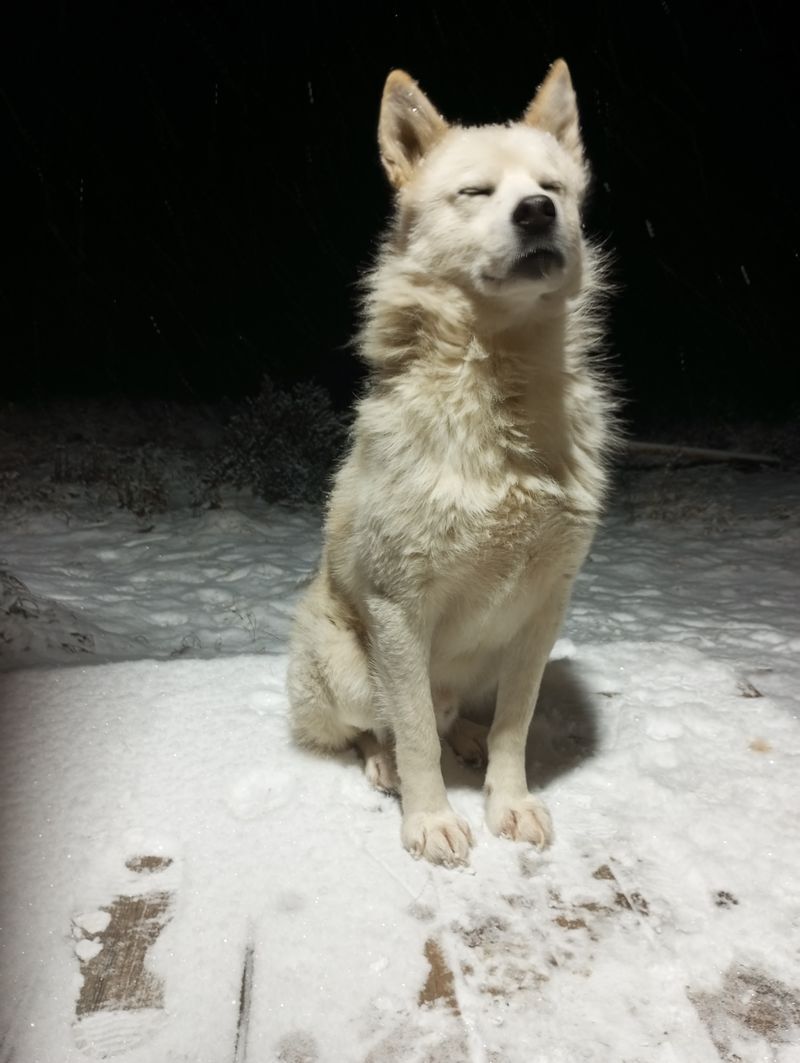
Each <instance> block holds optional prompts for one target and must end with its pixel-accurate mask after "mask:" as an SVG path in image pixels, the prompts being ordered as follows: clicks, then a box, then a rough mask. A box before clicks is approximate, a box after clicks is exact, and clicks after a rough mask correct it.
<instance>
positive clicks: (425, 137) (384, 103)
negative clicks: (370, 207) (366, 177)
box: [378, 70, 447, 188]
mask: <svg viewBox="0 0 800 1063" xmlns="http://www.w3.org/2000/svg"><path fill="white" fill-rule="evenodd" d="M446 131H447V122H445V120H444V118H442V116H441V115H440V114H439V112H438V111H437V110H436V108H435V107H434V106H433V104H432V103H431V102H430V100H429V99H428V97H427V96H426V95H425V93H424V92H423V91H422V89H421V88H420V87H419V85H417V83H416V81H414V79H413V78H411V77H409V76H408V74H406V72H405V71H404V70H393V71H392V72H391V74H390V75H389V76H388V78H387V79H386V85H385V87H384V90H383V99H382V100H381V115H380V120H379V122H378V146H379V147H380V152H381V162H382V163H383V168H384V170H386V173H387V175H388V177H389V180H390V181H391V182H392V184H393V185H394V187H395V188H402V187H403V185H404V184H406V183H407V182H408V181H409V179H410V178H411V175H412V173H413V172H414V169H415V167H416V165H417V163H418V162H419V161H420V159H421V158H422V157H423V156H424V155H425V154H427V152H428V151H430V149H431V148H432V147H433V145H434V144H435V143H436V142H437V141H438V140H440V139H441V137H442V136H444V134H445V132H446Z"/></svg>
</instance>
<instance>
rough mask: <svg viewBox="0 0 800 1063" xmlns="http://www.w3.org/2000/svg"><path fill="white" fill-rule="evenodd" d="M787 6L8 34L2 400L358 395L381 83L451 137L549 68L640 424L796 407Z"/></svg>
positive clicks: (149, 15) (99, 21)
mask: <svg viewBox="0 0 800 1063" xmlns="http://www.w3.org/2000/svg"><path fill="white" fill-rule="evenodd" d="M789 11H790V8H789V5H788V3H786V4H783V3H778V2H775V0H769V2H766V3H755V2H753V3H749V2H734V3H729V4H725V5H718V4H711V3H708V4H705V5H703V4H697V3H688V2H683V0H681V2H678V0H638V2H636V3H610V2H609V3H602V2H595V3H586V4H580V3H578V4H576V3H569V2H566V0H560V2H558V3H554V2H551V0H531V2H529V3H516V2H509V0H493V2H491V3H481V4H477V3H476V4H471V5H470V4H461V5H454V4H449V3H436V2H435V0H434V2H432V3H430V4H427V5H424V6H423V5H414V4H407V3H403V2H400V3H382V2H373V3H372V4H365V5H363V7H362V6H356V5H354V4H333V3H331V4H326V3H320V2H318V0H306V2H304V3H302V4H295V5H288V4H287V5H285V6H282V5H267V4H266V3H263V4H260V3H254V2H249V3H248V2H244V0H233V2H230V3H219V4H214V3H210V2H208V0H205V2H201V0H191V2H188V0H187V2H180V0H173V2H169V0H164V2H162V3H158V4H152V5H151V4H115V3H110V4H106V5H104V6H100V5H97V6H91V5H83V4H79V3H74V4H73V3H66V2H64V3H52V4H44V5H42V4H39V5H36V4H34V5H31V6H30V7H29V8H27V9H26V11H25V13H24V14H22V15H20V14H18V15H17V16H16V18H15V20H12V21H11V22H8V16H4V22H5V23H6V24H5V26H4V52H5V55H4V58H3V62H2V66H1V67H0V149H1V151H2V159H3V165H4V168H5V169H6V172H7V176H8V177H10V182H11V183H10V187H9V188H7V191H6V195H5V196H4V203H3V206H4V211H3V213H4V214H5V225H4V228H5V229H6V238H5V239H4V240H3V249H2V255H3V260H4V261H3V275H2V278H0V280H1V287H0V333H1V335H0V343H2V348H0V349H2V352H3V354H2V365H3V372H2V374H1V375H0V397H1V398H5V399H25V398H32V399H42V398H49V397H54V396H63V395H87V394H95V395H100V394H116V395H126V396H131V397H153V396H159V397H165V398H186V399H192V398H202V399H204V400H209V399H210V400H213V399H216V398H219V397H222V396H229V397H232V398H236V397H240V396H243V395H247V394H252V393H253V392H254V391H256V390H257V388H258V385H259V381H260V379H261V377H262V375H263V374H264V373H265V372H267V373H269V374H270V375H271V376H272V377H273V378H274V379H275V380H277V381H279V382H284V383H288V382H290V381H293V380H298V379H310V378H314V379H316V380H317V381H319V382H320V383H322V384H324V385H325V386H326V387H327V388H329V389H330V390H331V391H332V392H333V394H334V397H335V399H336V401H337V403H339V404H346V403H348V402H349V401H350V399H351V397H352V394H353V391H354V388H355V387H357V384H358V380H359V372H360V370H359V367H358V365H357V362H356V360H355V359H354V358H353V355H352V353H351V352H350V351H349V350H348V348H347V343H348V340H349V337H350V336H351V334H352V332H353V327H354V318H355V307H356V289H355V281H356V278H357V276H358V274H359V272H360V270H361V269H362V268H363V267H364V265H365V264H367V263H368V262H369V260H370V256H371V253H372V250H373V248H374V246H375V241H376V237H377V236H378V234H379V232H380V230H381V228H382V226H383V224H384V221H385V219H386V216H387V213H388V209H389V203H390V197H389V192H388V188H387V186H386V184H385V183H384V180H383V174H382V172H381V169H380V166H379V162H378V157H377V148H376V141H375V127H376V121H377V109H378V102H379V98H380V93H381V89H382V85H383V80H384V78H385V76H386V74H387V72H388V71H389V70H390V69H391V68H392V67H394V66H402V67H404V68H406V69H407V70H409V72H411V73H412V74H413V75H414V76H415V77H416V78H418V80H419V81H420V82H421V84H422V86H423V88H424V89H425V90H426V91H427V92H428V93H429V95H430V96H431V98H432V99H433V100H434V102H435V103H436V104H437V106H438V107H439V108H440V110H442V112H443V113H444V114H445V115H446V116H448V117H450V118H454V119H461V120H463V121H465V122H470V123H474V122H485V121H503V120H506V119H508V118H511V117H514V116H516V115H518V114H519V113H521V111H522V110H523V109H524V107H525V105H526V104H527V103H528V101H529V99H530V97H531V96H532V94H533V92H534V90H535V88H536V85H537V84H538V82H539V81H540V80H541V79H542V77H543V75H544V73H545V71H546V68H547V66H548V64H549V62H550V61H551V60H552V59H554V58H555V57H556V56H558V55H563V56H565V58H566V59H567V60H568V62H569V63H570V66H571V69H572V73H573V77H574V80H575V84H576V88H577V91H578V97H579V103H580V104H581V109H582V120H583V126H584V133H585V138H586V141H587V144H588V150H589V155H590V158H591V160H592V163H593V168H594V172H595V177H596V181H595V187H594V191H593V196H592V200H591V203H590V207H589V214H588V220H589V227H590V230H591V231H592V232H594V233H596V234H598V235H601V236H606V237H607V239H608V243H609V245H610V246H611V247H612V248H613V249H614V250H615V252H616V258H617V268H616V273H617V281H618V283H619V284H620V286H621V293H620V295H619V297H618V298H617V300H616V304H615V307H614V313H613V317H612V335H611V350H612V352H613V354H614V356H615V362H616V366H617V369H616V371H617V373H618V375H619V376H620V377H621V379H622V381H623V383H624V387H625V391H626V393H627V396H628V399H629V417H630V418H631V419H632V420H633V422H634V424H635V425H636V424H638V425H644V424H647V423H648V422H650V423H654V422H657V421H659V420H665V419H666V420H669V419H670V418H674V419H676V420H682V419H685V418H695V419H697V418H700V419H702V418H705V417H708V418H709V419H711V418H714V417H719V416H722V417H729V418H737V417H742V418H748V417H756V418H767V419H770V418H771V419H774V420H780V419H786V418H789V417H792V416H793V415H794V414H796V412H797V409H798V407H797V391H796V387H795V384H794V380H795V377H796V360H797V346H798V344H797V340H796V331H797V325H796V317H797V310H796V303H797V299H798V264H799V262H800V260H799V259H798V254H800V243H798V233H797V190H796V187H795V181H794V175H795V173H796V164H795V162H794V161H793V159H792V156H793V153H794V151H795V150H796V141H797V100H798V97H797V92H796V69H797V65H798V60H799V59H800V55H799V54H798V53H799V51H800V50H799V49H798V44H797V37H796V35H795V33H794V31H793V30H792V28H791V23H790V15H789ZM792 21H793V20H792Z"/></svg>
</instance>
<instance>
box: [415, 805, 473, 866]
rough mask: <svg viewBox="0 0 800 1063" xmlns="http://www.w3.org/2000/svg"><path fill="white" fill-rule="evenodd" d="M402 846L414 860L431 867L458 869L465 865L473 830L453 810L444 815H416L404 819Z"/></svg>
mask: <svg viewBox="0 0 800 1063" xmlns="http://www.w3.org/2000/svg"><path fill="white" fill-rule="evenodd" d="M403 845H404V846H405V847H406V849H408V851H409V852H410V853H411V855H412V856H413V857H415V858H416V859H417V860H419V859H420V858H421V857H424V858H425V859H426V860H430V862H431V863H432V864H444V866H445V867H457V866H458V865H459V864H466V863H467V861H468V859H469V850H470V846H471V845H472V831H471V830H470V829H469V824H468V823H467V821H466V820H464V819H462V818H461V817H460V816H457V815H456V814H455V812H454V811H453V810H452V808H448V809H446V810H445V811H443V812H413V813H411V815H408V816H404V817H403Z"/></svg>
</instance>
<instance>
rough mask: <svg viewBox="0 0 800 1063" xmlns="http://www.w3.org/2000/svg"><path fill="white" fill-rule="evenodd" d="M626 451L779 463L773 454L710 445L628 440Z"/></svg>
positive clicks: (698, 458) (702, 459) (778, 459)
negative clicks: (753, 452)
mask: <svg viewBox="0 0 800 1063" xmlns="http://www.w3.org/2000/svg"><path fill="white" fill-rule="evenodd" d="M626 446H627V449H628V451H630V452H634V453H640V454H659V453H664V454H672V455H674V456H675V457H676V458H681V457H683V458H695V459H697V460H701V461H755V462H758V463H759V464H761V465H779V464H780V458H778V457H776V456H775V455H774V454H747V453H745V452H743V451H738V450H714V449H712V448H711V447H686V446H683V445H682V444H675V443H644V442H640V441H638V440H635V439H631V440H628V443H627V444H626Z"/></svg>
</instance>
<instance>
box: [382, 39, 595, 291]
mask: <svg viewBox="0 0 800 1063" xmlns="http://www.w3.org/2000/svg"><path fill="white" fill-rule="evenodd" d="M378 140H379V145H380V152H381V161H382V162H383V166H384V169H385V170H386V173H387V174H388V176H389V180H390V181H391V182H392V184H393V185H394V187H395V189H396V190H397V211H398V224H397V229H396V232H397V234H398V235H399V236H400V238H401V239H402V241H403V245H404V251H405V253H406V254H407V255H408V256H410V258H411V261H412V263H413V265H414V266H417V267H418V268H419V269H420V270H421V271H423V272H425V273H426V274H427V275H433V276H439V277H441V278H442V279H446V280H449V281H451V282H454V283H456V284H458V285H460V286H461V287H463V288H465V289H468V290H471V291H472V292H474V293H475V294H477V295H480V296H484V297H489V298H493V299H494V298H496V299H502V300H503V301H506V300H508V299H511V300H514V301H524V302H530V301H531V300H535V299H536V297H537V296H546V295H552V294H555V293H563V294H564V295H570V294H573V293H574V292H576V291H577V290H578V288H579V286H580V277H581V267H582V261H583V240H582V236H581V221H580V207H581V202H582V199H583V195H584V192H585V189H586V185H587V180H588V169H587V166H586V163H585V160H584V155H583V144H582V141H581V135H580V129H579V124H578V109H577V103H576V100H575V92H574V90H573V87H572V81H571V78H570V75H569V70H568V68H567V65H566V63H565V62H564V61H563V60H561V59H559V60H557V61H556V62H555V63H554V64H553V66H552V67H551V68H550V71H549V73H548V75H547V77H546V79H545V81H544V82H543V84H542V85H541V87H540V88H539V90H538V92H537V93H536V96H535V97H534V99H533V101H532V102H531V104H530V106H529V107H528V109H527V111H526V112H525V114H524V116H523V118H522V120H521V121H520V122H517V123H514V124H509V125H507V126H500V125H494V126H479V127H475V128H464V127H460V126H450V125H448V123H447V122H446V121H445V120H444V119H443V118H442V116H441V115H440V114H439V113H438V111H437V110H436V109H435V108H434V106H433V105H432V104H431V102H430V101H429V100H428V98H427V97H426V96H425V94H424V93H423V92H422V91H421V89H420V88H419V86H418V85H417V84H416V82H415V81H413V80H412V79H411V78H410V77H409V76H408V74H406V73H404V72H403V71H401V70H395V71H393V72H392V73H391V74H390V75H389V77H388V79H387V81H386V87H385V89H384V93H383V101H382V104H381V114H380V123H379V127H378Z"/></svg>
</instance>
